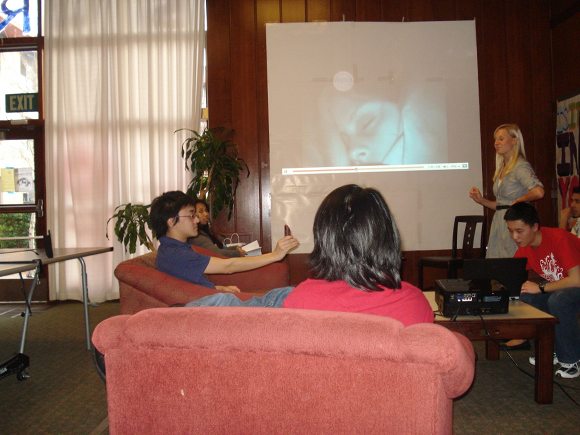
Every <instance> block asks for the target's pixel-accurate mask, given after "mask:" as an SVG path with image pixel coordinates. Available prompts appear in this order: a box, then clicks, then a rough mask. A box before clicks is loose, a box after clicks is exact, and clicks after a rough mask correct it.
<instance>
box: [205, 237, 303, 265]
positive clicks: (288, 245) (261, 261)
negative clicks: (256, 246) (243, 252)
mask: <svg viewBox="0 0 580 435" xmlns="http://www.w3.org/2000/svg"><path fill="white" fill-rule="evenodd" d="M298 245H299V243H298V240H296V239H295V238H294V237H293V236H284V237H282V238H281V239H280V240H278V243H276V247H275V248H274V250H273V251H272V252H270V253H269V254H264V255H257V256H255V257H234V258H217V257H211V259H210V260H209V263H208V265H207V267H206V268H205V270H204V273H207V274H212V273H225V274H230V273H235V272H245V271H246V270H252V269H257V268H259V267H262V266H267V265H268V264H271V263H274V262H276V261H280V260H282V259H283V258H284V257H285V256H286V254H288V252H290V251H291V250H293V249H296V248H297V247H298Z"/></svg>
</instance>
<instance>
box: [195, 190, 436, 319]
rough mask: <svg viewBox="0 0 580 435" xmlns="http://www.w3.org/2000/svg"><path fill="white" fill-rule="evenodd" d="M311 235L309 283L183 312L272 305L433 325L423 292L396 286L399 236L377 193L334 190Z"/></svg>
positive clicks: (210, 301) (220, 298)
mask: <svg viewBox="0 0 580 435" xmlns="http://www.w3.org/2000/svg"><path fill="white" fill-rule="evenodd" d="M313 232H314V250H313V251H312V254H311V256H310V266H311V273H312V276H313V278H311V279H307V280H306V281H303V282H302V283H300V284H299V285H298V286H297V287H295V288H294V289H291V290H289V291H287V292H285V294H281V293H280V292H278V293H276V295H275V296H276V297H273V298H269V297H268V295H269V293H272V292H269V293H267V294H266V295H264V296H263V297H256V298H252V299H249V300H248V301H240V300H239V299H238V298H237V297H236V296H235V295H234V294H231V293H229V294H228V293H221V294H215V295H211V296H206V297H203V298H200V299H197V300H194V301H191V302H189V303H187V304H186V306H189V307H202V306H264V302H267V301H268V300H270V299H275V300H276V304H275V305H269V306H282V307H283V308H304V309H313V310H327V311H346V312H356V313H368V314H374V315H380V316H386V317H392V318H394V319H397V320H399V321H401V322H402V323H403V324H404V325H411V324H414V323H432V322H433V319H434V315H433V310H432V309H431V307H430V305H429V302H428V301H427V299H426V298H425V296H424V295H423V292H422V291H421V290H419V289H418V288H417V287H415V286H413V285H411V284H409V283H408V282H405V281H402V280H401V276H400V268H401V240H400V236H399V231H398V229H397V225H396V223H395V220H394V218H393V216H392V215H391V212H390V210H389V207H388V206H387V203H386V202H385V200H384V198H383V197H382V196H381V194H380V193H379V192H378V191H377V190H375V189H372V188H362V187H360V186H357V185H354V184H349V185H346V186H342V187H339V188H337V189H335V190H333V191H332V192H331V193H330V194H328V196H327V197H326V198H325V199H324V200H323V201H322V204H321V205H320V207H319V208H318V211H317V212H316V216H315V218H314V228H313ZM273 292H277V290H273Z"/></svg>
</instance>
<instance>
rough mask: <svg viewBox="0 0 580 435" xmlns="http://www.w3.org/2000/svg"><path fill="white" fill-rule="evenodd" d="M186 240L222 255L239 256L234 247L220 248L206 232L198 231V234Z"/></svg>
mask: <svg viewBox="0 0 580 435" xmlns="http://www.w3.org/2000/svg"><path fill="white" fill-rule="evenodd" d="M188 242H191V244H192V245H195V246H199V247H200V248H205V249H209V250H210V251H213V252H215V253H216V254H219V255H223V256H224V257H241V255H240V253H239V252H238V250H237V249H236V248H234V247H232V248H222V249H220V248H219V247H218V246H217V245H216V244H215V243H214V242H213V241H212V240H211V239H210V237H209V236H208V235H207V234H204V233H202V232H200V233H199V235H198V236H196V237H193V238H190V239H188Z"/></svg>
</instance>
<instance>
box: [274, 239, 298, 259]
mask: <svg viewBox="0 0 580 435" xmlns="http://www.w3.org/2000/svg"><path fill="white" fill-rule="evenodd" d="M298 245H300V243H299V242H298V240H297V239H296V238H294V236H284V237H282V238H281V239H280V240H278V243H276V247H275V248H274V251H273V253H274V254H276V255H278V256H279V257H280V259H282V258H284V257H285V256H286V254H287V253H288V252H290V251H292V250H293V249H296V248H297V247H298Z"/></svg>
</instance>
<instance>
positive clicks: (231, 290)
mask: <svg viewBox="0 0 580 435" xmlns="http://www.w3.org/2000/svg"><path fill="white" fill-rule="evenodd" d="M215 289H216V290H217V291H219V292H228V293H239V292H240V291H241V290H240V289H239V288H238V287H237V286H235V285H216V286H215Z"/></svg>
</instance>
